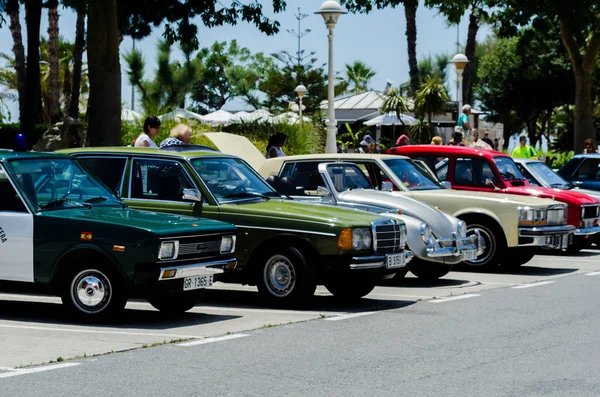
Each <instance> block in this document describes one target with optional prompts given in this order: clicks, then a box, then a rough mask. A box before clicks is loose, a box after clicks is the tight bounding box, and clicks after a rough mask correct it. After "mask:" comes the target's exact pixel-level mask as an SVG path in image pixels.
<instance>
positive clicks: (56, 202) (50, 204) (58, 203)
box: [41, 198, 92, 210]
mask: <svg viewBox="0 0 600 397" xmlns="http://www.w3.org/2000/svg"><path fill="white" fill-rule="evenodd" d="M67 202H69V203H73V204H77V205H79V206H82V207H88V208H90V209H91V208H92V204H90V203H87V202H83V203H80V202H77V201H73V200H70V199H64V198H61V199H58V200H54V201H50V202H48V203H46V204H44V205H42V207H41V208H42V209H43V210H47V209H49V208H53V207H58V206H62V205H63V204H65V203H67Z"/></svg>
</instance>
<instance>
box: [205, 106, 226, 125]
mask: <svg viewBox="0 0 600 397" xmlns="http://www.w3.org/2000/svg"><path fill="white" fill-rule="evenodd" d="M232 117H233V114H231V113H229V112H227V111H225V110H217V111H216V112H212V113H209V114H207V115H204V116H202V118H203V120H204V121H205V122H207V123H208V124H210V125H212V126H216V125H228V124H229V123H230V122H231V119H232Z"/></svg>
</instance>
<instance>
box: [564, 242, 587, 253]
mask: <svg viewBox="0 0 600 397" xmlns="http://www.w3.org/2000/svg"><path fill="white" fill-rule="evenodd" d="M591 246H592V241H591V239H582V238H575V241H573V244H571V245H569V247H568V248H567V252H568V253H569V254H576V253H578V252H579V251H581V250H584V249H587V248H590V247H591Z"/></svg>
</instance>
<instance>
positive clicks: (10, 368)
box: [0, 367, 16, 371]
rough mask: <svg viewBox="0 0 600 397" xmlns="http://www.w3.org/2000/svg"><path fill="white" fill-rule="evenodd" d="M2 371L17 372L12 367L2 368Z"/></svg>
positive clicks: (0, 369) (0, 368)
mask: <svg viewBox="0 0 600 397" xmlns="http://www.w3.org/2000/svg"><path fill="white" fill-rule="evenodd" d="M0 371H16V369H15V368H12V367H0Z"/></svg>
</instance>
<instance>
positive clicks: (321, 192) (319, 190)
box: [317, 186, 331, 197]
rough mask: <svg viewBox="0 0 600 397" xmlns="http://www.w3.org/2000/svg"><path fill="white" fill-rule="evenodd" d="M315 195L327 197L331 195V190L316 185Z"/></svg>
mask: <svg viewBox="0 0 600 397" xmlns="http://www.w3.org/2000/svg"><path fill="white" fill-rule="evenodd" d="M317 196H322V197H329V196H331V192H330V191H329V189H327V188H326V187H325V186H318V187H317Z"/></svg>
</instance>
